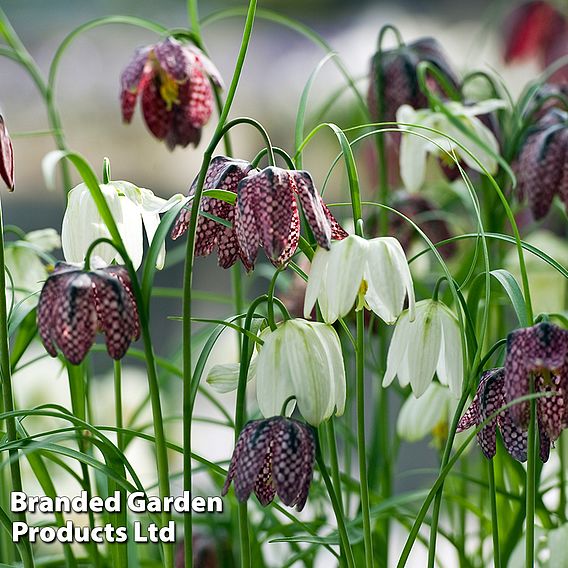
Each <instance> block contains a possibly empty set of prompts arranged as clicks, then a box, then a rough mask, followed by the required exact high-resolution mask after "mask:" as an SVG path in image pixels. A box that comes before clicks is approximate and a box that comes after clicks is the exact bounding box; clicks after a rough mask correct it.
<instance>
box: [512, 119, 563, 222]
mask: <svg viewBox="0 0 568 568" xmlns="http://www.w3.org/2000/svg"><path fill="white" fill-rule="evenodd" d="M567 157H568V113H566V112H565V111H563V110H560V109H557V108H552V109H550V110H548V112H546V113H545V114H544V115H543V116H542V117H541V118H539V119H538V120H537V122H536V123H535V124H534V125H533V126H531V128H530V129H529V130H528V133H527V136H526V138H525V140H524V142H523V145H522V146H521V150H520V152H519V155H518V158H517V159H516V161H515V164H514V170H515V173H516V175H517V179H518V186H517V191H518V194H519V198H520V199H521V200H522V199H526V200H527V201H528V204H529V207H530V209H531V211H532V214H533V216H534V218H535V219H542V218H543V217H545V216H546V215H547V214H548V211H549V210H550V207H551V205H552V200H553V199H554V196H555V195H558V197H560V199H561V200H562V201H563V202H564V205H565V206H566V208H567V210H568V170H566V169H565V167H564V164H565V162H566V158H567Z"/></svg>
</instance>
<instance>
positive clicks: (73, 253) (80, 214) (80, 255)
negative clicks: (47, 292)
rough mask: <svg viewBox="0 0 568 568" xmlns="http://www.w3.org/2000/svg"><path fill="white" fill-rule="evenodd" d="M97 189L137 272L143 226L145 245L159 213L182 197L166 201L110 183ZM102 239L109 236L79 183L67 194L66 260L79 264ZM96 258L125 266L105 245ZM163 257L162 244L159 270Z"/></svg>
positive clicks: (63, 238) (120, 183)
mask: <svg viewBox="0 0 568 568" xmlns="http://www.w3.org/2000/svg"><path fill="white" fill-rule="evenodd" d="M99 187H100V189H101V192H102V194H103V196H104V198H105V200H106V202H107V205H108V207H109V209H110V211H111V213H112V216H113V218H114V221H115V223H116V225H117V228H118V231H119V233H120V236H121V238H122V240H123V242H124V246H125V248H126V252H127V253H128V256H129V257H130V260H131V261H132V264H133V265H134V268H136V269H138V267H139V266H140V265H141V264H142V257H143V251H144V240H143V239H144V237H143V231H142V226H144V231H145V232H146V237H147V239H148V242H149V243H151V242H152V239H153V238H154V235H155V233H156V230H157V229H158V225H159V224H160V213H164V212H165V211H167V210H168V209H170V208H171V207H173V206H174V205H175V204H176V203H179V201H180V200H181V199H183V196H182V195H180V194H177V195H174V196H173V197H171V198H170V199H168V200H165V199H162V198H161V197H158V196H156V195H154V193H153V192H152V191H151V190H149V189H146V188H143V187H137V186H135V185H134V184H132V183H130V182H127V181H111V182H109V183H106V184H101V185H100V186H99ZM103 237H106V238H109V237H110V233H109V231H108V229H107V227H106V225H105V223H104V221H103V219H102V217H101V215H100V213H99V210H98V208H97V205H96V203H95V201H94V199H93V198H92V196H91V192H90V191H89V188H88V187H87V186H86V184H84V183H81V184H79V185H77V186H76V187H74V188H73V189H72V190H71V191H70V192H69V193H68V194H67V208H66V209H65V214H64V216H63V226H62V229H61V241H62V245H63V254H64V255H65V260H66V261H67V262H70V263H73V264H76V263H82V262H83V261H84V260H85V255H86V253H87V250H88V249H89V247H90V246H91V244H92V243H93V242H94V241H96V240H97V239H100V238H103ZM95 254H96V255H97V256H99V257H100V258H102V259H103V260H104V261H105V262H106V263H107V264H110V263H111V262H112V261H113V260H115V261H116V262H124V260H123V259H122V258H121V257H120V255H119V254H118V253H117V252H116V250H115V249H114V248H113V247H111V246H110V245H108V244H105V243H103V244H100V245H98V246H97V247H96V248H95ZM165 257H166V246H165V244H164V245H162V247H161V249H160V253H159V255H158V258H157V261H156V267H157V268H158V269H161V268H163V266H164V261H165Z"/></svg>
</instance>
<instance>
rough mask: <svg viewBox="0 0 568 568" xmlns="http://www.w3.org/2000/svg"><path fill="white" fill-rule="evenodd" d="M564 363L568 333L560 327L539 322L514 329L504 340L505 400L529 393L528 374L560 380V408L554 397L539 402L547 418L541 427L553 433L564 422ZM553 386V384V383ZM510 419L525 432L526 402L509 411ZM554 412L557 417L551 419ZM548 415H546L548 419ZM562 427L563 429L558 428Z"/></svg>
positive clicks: (526, 421) (540, 382) (527, 413)
mask: <svg viewBox="0 0 568 568" xmlns="http://www.w3.org/2000/svg"><path fill="white" fill-rule="evenodd" d="M567 360H568V331H566V330H564V329H561V328H560V327H558V326H556V325H554V324H551V323H548V322H542V323H539V324H537V325H534V326H532V327H527V328H523V329H517V330H516V331H513V332H511V333H510V334H509V336H508V337H507V356H506V358H505V386H504V388H505V398H506V400H507V401H512V400H514V399H515V398H518V397H521V396H523V395H527V394H529V392H530V375H531V373H532V374H534V375H537V376H545V375H547V374H552V375H553V376H555V377H558V376H560V377H562V379H561V381H560V382H558V385H556V386H557V387H558V388H559V389H560V391H561V392H560V394H561V398H562V399H563V406H562V407H561V405H560V404H559V403H558V401H556V402H554V401H555V400H556V398H557V397H551V398H550V399H547V401H546V402H542V403H541V405H540V406H541V407H542V408H543V411H544V409H545V412H546V415H547V418H546V419H545V424H546V427H547V428H550V432H551V433H555V432H556V430H557V429H558V427H557V426H554V427H553V426H552V424H553V422H554V423H555V424H556V425H559V424H564V423H565V422H566V410H565V407H566V389H565V388H564V384H565V380H566V368H567V366H568V364H567ZM553 384H555V383H553ZM543 386H545V383H543V382H542V381H540V380H537V381H536V382H535V389H539V388H542V387H543ZM510 412H511V417H512V418H513V420H514V422H515V423H516V424H517V425H518V426H519V427H521V428H523V429H527V428H528V423H529V415H530V412H529V403H528V402H521V403H519V404H515V405H514V406H513V407H511V409H510ZM556 413H558V414H559V416H558V417H556V416H555V417H554V419H553V418H552V415H553V414H556ZM549 415H550V416H549ZM562 427H564V426H562Z"/></svg>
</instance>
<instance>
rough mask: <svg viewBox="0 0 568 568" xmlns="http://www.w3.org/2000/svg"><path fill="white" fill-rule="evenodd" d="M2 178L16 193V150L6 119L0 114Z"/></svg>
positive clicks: (0, 172)
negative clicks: (13, 146)
mask: <svg viewBox="0 0 568 568" xmlns="http://www.w3.org/2000/svg"><path fill="white" fill-rule="evenodd" d="M0 176H1V177H2V179H3V180H4V183H5V184H6V186H7V187H8V189H9V190H10V191H14V149H13V148H12V140H11V138H10V135H9V134H8V129H7V128H6V123H5V122H4V117H3V116H2V115H1V114H0Z"/></svg>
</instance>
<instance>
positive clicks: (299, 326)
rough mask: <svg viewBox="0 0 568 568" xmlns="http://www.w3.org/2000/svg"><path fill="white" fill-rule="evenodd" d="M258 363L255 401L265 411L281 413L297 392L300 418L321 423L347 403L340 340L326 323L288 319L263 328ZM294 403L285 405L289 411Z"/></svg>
mask: <svg viewBox="0 0 568 568" xmlns="http://www.w3.org/2000/svg"><path fill="white" fill-rule="evenodd" d="M262 339H263V340H264V344H263V345H262V347H261V348H260V351H259V354H258V357H257V364H256V395H257V400H258V406H259V408H260V411H261V412H262V414H263V415H264V416H266V417H270V416H275V415H277V414H280V412H281V410H282V406H283V404H284V402H285V401H286V400H287V399H288V398H290V397H295V402H296V404H297V405H298V409H299V411H300V412H301V414H302V416H303V417H304V419H305V420H306V421H307V422H309V423H310V424H311V425H312V426H319V424H321V423H322V422H323V421H324V420H327V419H328V418H329V417H330V416H331V415H332V414H333V413H334V411H335V414H336V416H341V415H342V414H343V411H344V409H345V368H344V365H343V356H342V353H341V344H340V342H339V337H338V335H337V333H336V331H335V330H334V329H333V327H331V326H330V325H327V324H325V323H318V322H309V321H306V320H303V319H299V318H298V319H291V320H288V321H285V322H283V323H282V324H280V325H279V326H278V328H277V329H276V330H274V331H272V332H266V331H265V333H263V334H262ZM293 408H294V405H293V404H292V403H290V404H289V405H288V407H287V410H288V411H291V410H292V409H293Z"/></svg>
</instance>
